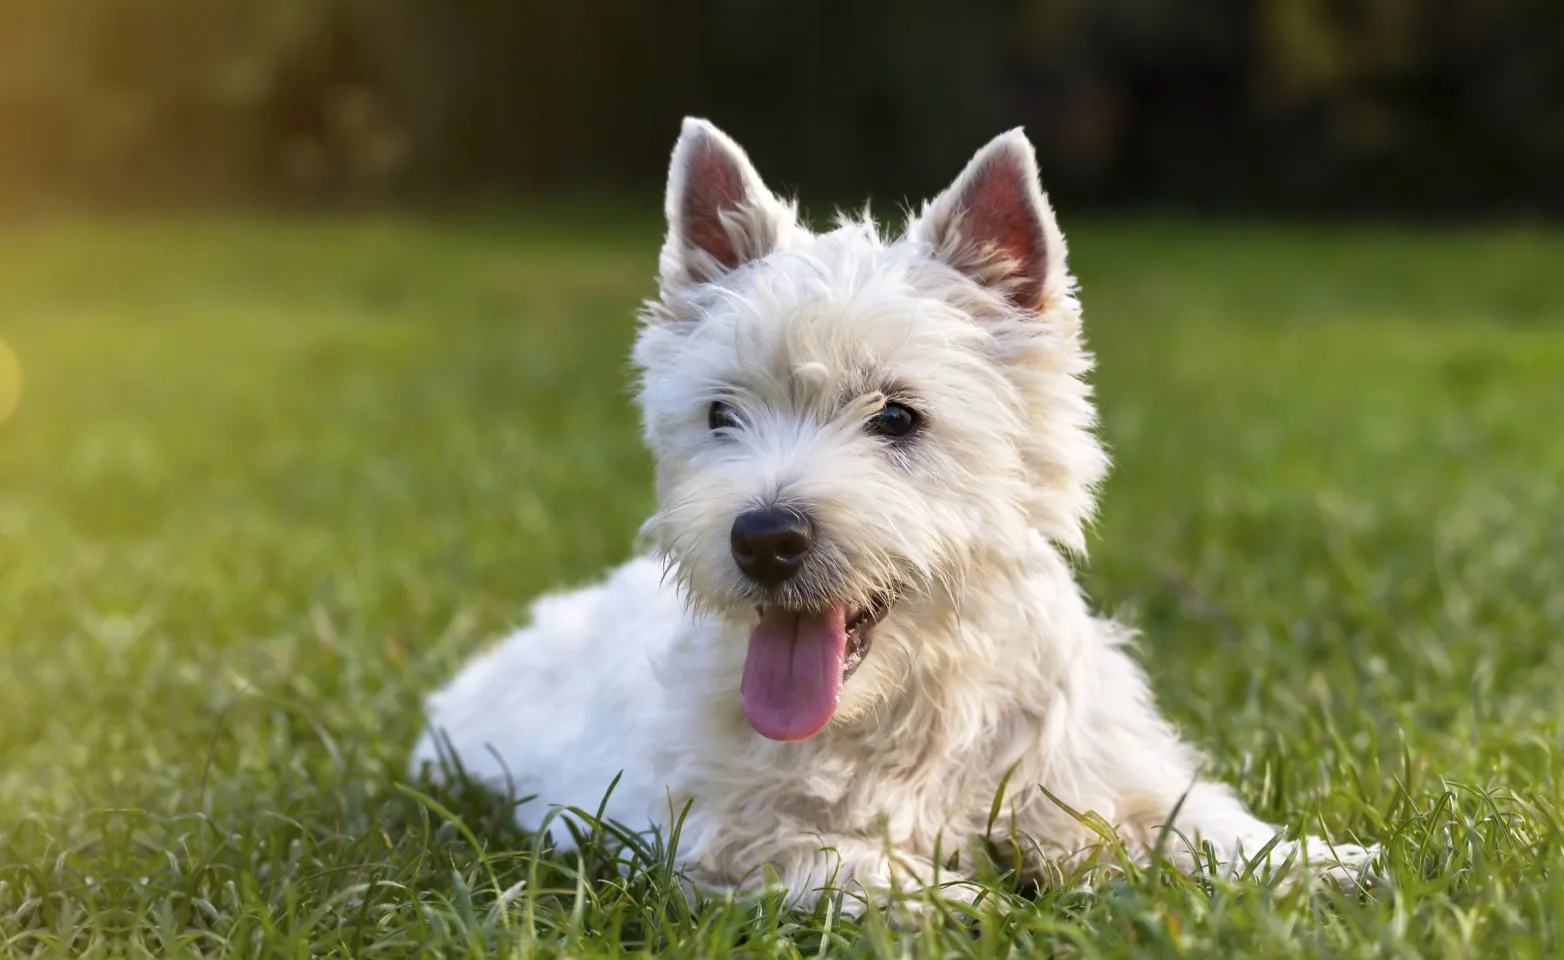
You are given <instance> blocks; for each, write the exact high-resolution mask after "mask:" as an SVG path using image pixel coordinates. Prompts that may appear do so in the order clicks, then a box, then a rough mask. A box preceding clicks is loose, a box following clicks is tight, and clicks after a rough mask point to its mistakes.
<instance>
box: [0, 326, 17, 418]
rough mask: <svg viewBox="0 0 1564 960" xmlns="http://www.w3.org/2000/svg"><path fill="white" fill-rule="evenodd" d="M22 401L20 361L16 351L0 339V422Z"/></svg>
mask: <svg viewBox="0 0 1564 960" xmlns="http://www.w3.org/2000/svg"><path fill="white" fill-rule="evenodd" d="M21 402H22V363H21V361H20V360H18V359H16V352H15V351H13V350H12V349H11V348H10V346H8V345H7V344H6V342H5V341H4V340H0V424H3V423H5V422H6V421H7V420H9V419H10V418H11V414H13V413H15V412H16V406H17V404H19V403H21Z"/></svg>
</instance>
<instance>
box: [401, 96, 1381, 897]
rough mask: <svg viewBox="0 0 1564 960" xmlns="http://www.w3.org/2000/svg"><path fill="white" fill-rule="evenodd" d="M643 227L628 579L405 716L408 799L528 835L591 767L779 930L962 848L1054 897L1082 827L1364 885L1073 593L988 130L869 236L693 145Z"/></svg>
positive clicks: (1033, 226) (1067, 532) (1033, 166)
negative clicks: (441, 787)
mask: <svg viewBox="0 0 1564 960" xmlns="http://www.w3.org/2000/svg"><path fill="white" fill-rule="evenodd" d="M666 212H667V217H668V234H667V241H666V243H665V244H664V246H663V248H662V254H661V257H660V260H659V266H660V283H659V295H658V297H657V299H655V300H652V301H650V302H649V303H647V304H646V305H645V309H644V311H643V315H642V319H643V323H642V325H641V329H640V333H639V338H638V340H637V343H636V346H635V353H634V356H635V362H636V364H637V366H638V368H639V370H640V373H641V377H640V393H639V402H640V407H641V411H642V414H643V422H644V432H645V437H646V442H647V444H648V445H649V446H650V448H651V450H652V453H653V454H654V455H655V458H656V464H657V490H658V496H659V509H658V511H657V513H656V515H655V516H653V517H652V518H651V519H650V520H649V521H648V522H647V524H646V528H645V529H646V533H647V534H648V535H649V537H650V540H651V542H652V543H653V544H654V546H655V556H649V557H643V558H640V559H635V560H632V561H630V562H629V563H627V564H625V565H624V566H622V567H620V568H619V569H617V570H616V571H614V572H613V573H611V574H610V575H609V576H608V579H607V580H606V581H604V582H602V583H600V584H598V585H596V586H592V587H588V588H586V589H583V590H576V591H573V592H569V593H560V594H556V595H553V596H547V597H544V598H542V599H541V600H539V601H538V602H537V603H536V605H535V606H534V607H533V610H532V624H531V626H528V627H526V628H524V629H522V630H520V631H518V632H516V633H515V634H513V635H512V636H510V637H509V638H507V639H506V640H504V641H503V642H502V643H500V644H499V645H498V646H497V647H495V648H494V649H492V650H490V651H488V652H487V653H485V654H483V655H481V656H479V657H478V658H476V659H475V660H473V661H472V662H471V663H470V664H469V665H468V666H467V667H466V668H465V669H464V670H463V671H462V672H461V674H460V675H459V676H458V677H457V678H456V679H455V680H454V681H453V682H452V683H451V684H450V685H449V686H448V687H446V688H445V689H444V690H442V691H440V692H439V693H436V694H434V695H433V696H432V697H431V698H430V700H429V732H428V733H427V734H426V735H425V737H424V738H423V740H422V741H421V742H420V743H419V744H418V746H417V748H416V749H415V751H414V756H413V764H414V770H415V772H418V771H421V770H428V769H430V768H435V769H436V771H437V772H438V768H440V767H441V766H443V765H444V761H449V760H451V759H454V760H455V761H457V762H458V763H459V765H460V767H461V768H462V769H464V770H465V771H466V772H467V774H468V775H470V776H472V777H475V778H478V779H481V780H484V781H487V782H490V783H492V784H495V785H498V786H501V787H508V788H509V789H512V790H514V791H515V794H516V795H517V796H525V795H535V796H536V798H537V799H536V800H534V801H533V802H530V803H525V804H522V805H521V806H520V807H519V808H518V812H517V817H518V820H519V822H520V824H521V826H522V827H524V828H529V829H533V828H536V827H537V826H538V825H539V823H540V821H542V819H543V818H544V816H545V814H546V813H548V811H549V810H550V808H551V807H552V806H555V805H570V806H577V807H581V808H585V809H588V810H596V809H597V808H598V806H599V804H600V803H601V802H602V801H603V797H604V792H605V791H606V790H607V788H608V786H609V784H610V782H611V781H613V779H614V778H615V777H616V776H619V775H621V774H622V778H621V779H620V781H619V783H618V785H617V788H616V789H615V790H614V792H613V793H612V795H611V796H610V797H609V799H608V802H607V805H606V815H607V816H608V817H609V818H612V819H614V820H617V821H619V822H621V823H623V824H626V825H629V826H632V827H635V828H638V829H639V828H640V827H642V826H653V827H660V828H662V829H663V830H665V831H666V830H667V828H668V827H669V826H670V823H671V820H672V819H673V818H676V817H678V816H679V815H680V813H681V812H684V811H685V808H686V805H687V812H686V813H685V814H684V815H685V819H684V822H683V828H682V840H681V844H680V848H679V850H678V857H679V862H680V863H681V864H682V866H683V868H684V871H685V874H686V876H687V878H688V879H689V880H690V881H691V882H692V883H694V884H695V885H697V886H702V885H704V886H710V887H714V888H729V889H731V888H738V889H751V890H753V889H760V888H763V887H764V886H766V884H767V883H768V882H773V881H774V882H778V883H780V884H781V885H782V886H784V887H785V888H786V889H787V890H788V891H789V897H790V898H791V900H792V901H793V902H795V903H800V904H809V903H812V902H814V901H815V899H816V898H818V896H819V895H820V892H821V891H822V889H823V888H830V889H835V890H839V891H845V892H848V893H851V894H853V895H855V896H872V897H883V896H887V895H889V894H891V893H893V892H896V891H909V890H916V889H921V888H924V887H926V886H927V885H929V884H931V883H935V882H942V881H945V880H959V878H960V877H962V876H963V873H964V871H967V870H970V869H971V867H972V864H973V863H974V862H976V861H975V860H974V859H972V858H974V857H977V856H980V855H982V851H983V850H993V849H995V847H994V844H993V843H992V841H999V846H1000V847H1001V848H1011V847H1014V848H1016V849H1021V850H1026V851H1030V853H1029V854H1028V855H1027V858H1026V859H1027V860H1028V862H1027V863H1025V864H1023V866H1024V867H1025V868H1027V869H1030V870H1031V871H1033V872H1034V873H1036V874H1038V875H1040V876H1042V877H1044V878H1046V877H1048V876H1058V875H1059V871H1060V870H1061V869H1067V868H1068V867H1069V865H1071V864H1072V863H1079V862H1081V860H1082V859H1083V858H1088V857H1092V856H1094V855H1097V854H1098V853H1099V852H1100V851H1101V849H1102V848H1103V844H1104V839H1103V836H1102V835H1101V833H1100V832H1099V831H1098V830H1094V829H1093V828H1092V827H1091V826H1090V825H1088V823H1087V822H1085V821H1086V820H1087V819H1090V818H1086V817H1084V816H1082V814H1086V813H1090V814H1095V815H1096V816H1097V817H1098V818H1100V821H1099V822H1100V823H1106V824H1109V825H1111V826H1112V827H1113V828H1114V829H1115V830H1116V831H1117V833H1118V837H1119V839H1120V841H1122V843H1123V844H1124V846H1125V847H1126V848H1127V849H1128V850H1129V851H1130V852H1131V854H1132V855H1139V856H1148V855H1150V854H1151V853H1152V852H1153V851H1154V850H1157V849H1161V850H1163V851H1164V852H1165V853H1166V855H1167V856H1169V857H1170V858H1172V859H1173V860H1174V861H1175V862H1178V863H1180V865H1181V866H1183V867H1185V868H1186V869H1192V868H1195V866H1196V864H1197V863H1202V862H1209V861H1208V858H1209V856H1210V854H1209V853H1208V852H1205V851H1204V848H1203V845H1204V844H1209V845H1210V849H1211V851H1214V855H1215V860H1216V861H1217V862H1218V863H1219V864H1220V865H1221V866H1222V867H1223V868H1225V869H1228V870H1232V871H1242V870H1245V869H1248V868H1251V867H1257V866H1259V862H1258V861H1259V860H1261V859H1263V860H1265V861H1266V862H1269V863H1270V864H1272V865H1278V864H1284V863H1289V864H1297V863H1300V862H1302V863H1304V864H1306V865H1307V869H1308V870H1309V871H1310V872H1312V873H1313V874H1314V875H1320V874H1325V875H1329V876H1331V877H1333V878H1334V879H1335V880H1337V881H1338V882H1341V883H1347V884H1350V883H1354V882H1358V881H1359V880H1361V879H1364V878H1366V877H1367V875H1368V870H1369V869H1370V867H1371V864H1372V860H1373V856H1374V853H1375V850H1374V849H1373V848H1364V847H1359V846H1348V845H1337V846H1332V845H1330V844H1328V843H1326V842H1325V841H1323V840H1320V839H1317V838H1306V839H1304V840H1302V841H1289V840H1282V839H1279V838H1278V836H1277V835H1278V830H1277V828H1276V827H1274V826H1272V825H1271V824H1268V823H1264V822H1262V821H1261V820H1259V819H1257V818H1256V817H1255V816H1253V815H1252V814H1250V813H1249V812H1248V811H1247V810H1246V809H1245V808H1244V806H1243V804H1242V803H1241V802H1240V801H1239V800H1238V799H1237V798H1236V797H1235V796H1234V794H1233V792H1232V790H1231V789H1229V788H1228V787H1227V786H1226V785H1224V784H1220V783H1214V782H1211V781H1207V780H1202V779H1201V778H1200V776H1199V772H1200V768H1201V759H1200V756H1199V754H1198V753H1197V752H1196V751H1195V750H1194V749H1192V748H1191V747H1190V746H1188V745H1186V744H1185V743H1184V742H1183V741H1182V740H1180V739H1179V737H1178V735H1177V734H1176V733H1175V731H1174V730H1173V728H1172V727H1171V726H1170V725H1169V724H1168V723H1167V722H1166V721H1165V720H1164V719H1163V718H1162V717H1161V716H1160V715H1159V714H1158V712H1157V710H1156V707H1155V705H1154V704H1153V700H1152V694H1151V690H1150V688H1149V686H1148V684H1147V680H1146V677H1145V675H1144V674H1143V673H1142V671H1141V669H1140V667H1139V666H1138V665H1137V663H1136V661H1135V659H1134V658H1133V657H1132V655H1131V653H1130V651H1129V645H1130V639H1131V631H1130V630H1129V629H1128V628H1126V627H1125V626H1123V625H1121V624H1118V623H1115V622H1113V621H1112V620H1108V619H1103V618H1100V617H1097V616H1094V615H1093V613H1092V611H1091V610H1090V609H1089V607H1088V605H1087V602H1086V600H1085V599H1084V598H1083V597H1082V595H1081V591H1080V590H1079V588H1078V587H1077V585H1076V582H1075V578H1074V574H1073V571H1072V568H1071V565H1070V562H1069V559H1068V557H1069V556H1070V555H1072V554H1073V555H1079V554H1081V553H1083V551H1084V549H1085V537H1084V532H1083V525H1084V524H1085V523H1086V522H1087V521H1088V519H1089V517H1090V515H1091V513H1092V511H1093V508H1094V491H1095V488H1096V486H1097V484H1098V482H1099V481H1100V480H1101V479H1102V478H1103V475H1104V473H1105V471H1106V470H1107V467H1108V458H1107V456H1106V455H1105V454H1104V452H1103V449H1102V447H1101V445H1100V444H1099V443H1098V441H1097V438H1096V437H1095V435H1094V433H1093V427H1094V423H1095V417H1096V414H1095V409H1094V407H1093V405H1092V401H1091V390H1090V387H1089V386H1088V385H1087V383H1086V380H1085V379H1084V377H1085V375H1086V373H1087V372H1088V371H1089V370H1090V368H1091V366H1092V359H1091V356H1090V354H1089V353H1087V351H1086V349H1085V346H1084V344H1083V342H1082V336H1081V317H1080V307H1079V304H1078V303H1077V301H1076V297H1075V288H1074V281H1073V279H1072V278H1071V276H1070V274H1069V272H1068V270H1067V269H1066V266H1065V243H1064V237H1063V236H1062V235H1061V234H1060V232H1059V228H1058V225H1057V224H1056V223H1055V221H1054V215H1053V211H1052V210H1051V209H1050V208H1049V205H1048V202H1047V200H1046V199H1045V197H1044V194H1043V191H1042V186H1041V183H1040V182H1039V180H1038V174H1037V163H1036V160H1035V158H1034V155H1033V150H1032V146H1031V144H1030V142H1028V140H1027V139H1026V137H1025V136H1024V135H1023V134H1022V133H1021V132H1020V131H1019V130H1015V131H1011V132H1010V133H1006V134H1003V135H1002V136H1000V137H998V138H997V139H995V140H993V141H992V142H991V143H989V144H988V145H987V146H985V147H984V148H983V149H981V150H979V151H978V153H977V155H976V156H975V157H973V159H972V161H971V162H970V163H969V164H968V166H967V168H966V170H965V171H963V172H962V174H961V175H960V176H959V177H958V178H957V179H956V181H955V183H954V184H953V185H952V186H951V187H950V188H949V189H947V190H946V191H945V192H944V193H942V194H940V195H939V196H938V197H937V198H935V199H934V200H933V201H932V202H930V203H928V204H926V205H925V206H924V208H923V209H922V211H921V212H920V213H918V214H917V215H916V216H913V217H912V218H911V219H910V222H909V223H908V224H907V227H906V230H905V231H904V232H903V233H902V234H901V236H900V237H898V238H895V239H888V238H886V237H884V236H882V234H881V233H880V231H879V230H878V229H877V227H876V225H875V224H874V223H873V221H871V220H870V219H869V218H868V216H867V214H866V215H865V216H864V217H862V218H844V219H842V220H841V221H840V223H839V225H838V226H837V227H836V229H834V230H831V231H830V232H827V233H822V234H816V233H813V232H811V231H810V230H809V229H807V228H806V227H805V226H804V225H802V224H801V223H800V222H799V218H798V215H797V208H796V206H795V205H794V204H792V203H789V202H785V201H783V200H782V199H780V198H778V197H777V196H776V195H774V194H772V193H771V192H770V191H769V190H767V188H766V187H765V185H764V184H763V183H762V182H761V180H760V177H759V175H758V174H757V173H756V172H755V169H754V167H753V166H752V165H751V164H750V162H749V160H748V158H747V157H746V156H745V154H744V151H743V150H741V149H740V148H739V147H738V146H737V145H736V144H735V143H734V142H733V141H732V140H730V139H729V138H728V137H727V136H726V135H724V134H723V133H722V132H721V131H719V130H718V129H717V128H716V127H714V126H712V125H711V124H709V123H707V122H705V121H702V120H695V119H690V120H686V121H685V123H684V127H683V131H682V134H681V136H680V138H679V141H678V144H677V146H675V148H674V151H673V162H672V169H671V170H670V172H669V177H668V194H667V203H666ZM451 754H454V758H453V757H451V756H450V755H451ZM1001 793H1002V794H1003V798H1002V802H1001V813H1000V815H999V816H998V817H997V818H996V817H991V809H992V807H993V804H994V801H995V798H996V795H999V794H1001ZM1011 841H1014V843H1013V844H1012V843H1011ZM1273 841H1274V842H1273ZM564 842H565V843H568V838H564ZM1251 857H1254V858H1256V860H1255V861H1246V858H1251ZM953 860H954V862H955V864H956V865H955V867H954V868H952V867H950V864H951V862H952V861H953ZM937 877H938V880H937V879H936V878H937Z"/></svg>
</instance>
